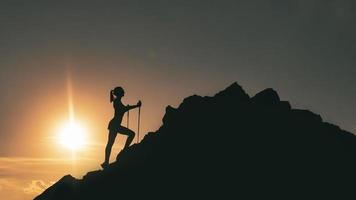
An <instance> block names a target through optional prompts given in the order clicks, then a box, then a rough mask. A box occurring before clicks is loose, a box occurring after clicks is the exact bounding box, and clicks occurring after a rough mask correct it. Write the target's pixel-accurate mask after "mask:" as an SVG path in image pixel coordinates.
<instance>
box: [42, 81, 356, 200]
mask: <svg viewBox="0 0 356 200" xmlns="http://www.w3.org/2000/svg"><path fill="white" fill-rule="evenodd" d="M162 121H163V124H162V126H161V127H160V128H159V130H157V131H155V132H150V133H148V134H147V135H146V136H145V137H144V138H143V140H142V141H141V142H140V143H139V144H134V145H132V146H131V147H130V148H129V149H128V150H125V151H122V152H120V153H119V155H118V156H117V161H116V162H114V163H112V164H110V166H109V167H108V168H107V169H105V170H98V171H93V172H89V173H87V174H86V175H85V176H84V177H83V179H80V180H77V179H75V178H73V177H71V176H70V175H67V176H65V177H63V178H62V179H60V180H59V181H58V182H57V183H56V184H54V185H53V186H51V187H50V188H48V189H47V190H46V191H44V192H43V193H42V194H41V195H39V196H38V197H37V198H36V200H57V199H58V200H59V199H61V200H62V199H66V200H72V199H73V200H74V199H123V198H134V199H142V198H146V199H178V198H179V199H192V198H197V199H205V198H209V199H210V198H215V199H238V198H241V199H246V198H249V199H257V198H258V199H261V198H264V199H266V198H268V199H269V198H273V199H275V198H283V199H290V198H299V199H301V198H303V199H305V198H308V199H311V198H315V199H320V198H323V197H324V198H325V197H326V198H334V199H336V198H337V199H340V198H345V197H346V196H348V195H352V196H355V195H354V192H353V190H354V185H355V184H354V181H355V180H356V179H355V178H356V176H355V174H356V172H355V170H356V160H355V158H356V155H355V154H356V139H355V136H354V135H353V134H351V133H349V132H346V131H343V130H341V129H340V128H339V127H337V126H335V125H332V124H329V123H327V122H323V120H322V118H321V117H320V115H317V114H314V113H312V112H310V111H308V110H299V109H292V108H291V106H290V104H289V103H288V102H287V101H280V98H279V96H278V94H277V92H275V91H274V90H273V89H266V90H264V91H262V92H260V93H258V94H256V95H255V96H254V97H252V98H250V97H249V96H248V95H247V94H246V93H245V91H244V90H243V89H242V88H241V87H240V86H239V85H238V84H237V83H233V84H232V85H231V86H229V87H228V88H226V89H225V90H223V91H221V92H219V93H217V94H216V95H215V96H213V97H201V96H197V95H193V96H190V97H187V98H185V99H184V100H183V102H182V103H181V104H180V105H179V107H178V108H173V107H171V106H168V107H167V108H166V114H165V116H164V117H163V120H162ZM98 163H99V161H98ZM348 198H349V197H348Z"/></svg>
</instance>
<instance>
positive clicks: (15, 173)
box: [0, 157, 100, 200]
mask: <svg viewBox="0 0 356 200" xmlns="http://www.w3.org/2000/svg"><path fill="white" fill-rule="evenodd" d="M99 163H100V162H99V160H97V159H96V160H95V159H89V158H85V157H78V158H77V159H76V160H75V161H72V160H71V158H65V159H63V158H33V157H0V199H6V200H30V199H33V198H34V197H35V196H37V195H38V194H40V193H41V192H42V191H44V190H45V189H46V188H48V187H49V186H51V185H52V184H54V183H55V181H57V180H59V179H60V178H61V177H63V176H64V175H66V174H72V175H74V176H77V177H80V176H82V175H84V174H85V172H87V171H90V170H94V169H98V168H99V167H100V166H99Z"/></svg>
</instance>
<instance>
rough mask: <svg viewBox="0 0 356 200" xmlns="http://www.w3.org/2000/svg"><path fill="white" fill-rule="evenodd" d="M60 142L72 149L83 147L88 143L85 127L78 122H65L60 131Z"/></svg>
mask: <svg viewBox="0 0 356 200" xmlns="http://www.w3.org/2000/svg"><path fill="white" fill-rule="evenodd" d="M59 143H60V144H61V145H62V146H63V147H65V148H67V149H70V150H79V149H82V148H83V147H84V146H85V144H86V137H85V130H84V128H83V127H82V126H81V125H80V124H78V123H76V122H68V123H66V124H64V125H63V126H62V127H61V129H60V131H59Z"/></svg>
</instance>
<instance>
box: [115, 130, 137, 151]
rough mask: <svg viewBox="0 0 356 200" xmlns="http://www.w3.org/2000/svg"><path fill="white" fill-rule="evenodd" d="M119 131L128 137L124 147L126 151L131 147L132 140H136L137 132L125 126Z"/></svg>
mask: <svg viewBox="0 0 356 200" xmlns="http://www.w3.org/2000/svg"><path fill="white" fill-rule="evenodd" d="M118 131H119V133H121V134H123V135H127V136H128V137H127V139H126V143H125V147H124V149H126V148H127V147H129V146H130V144H131V142H132V140H133V139H134V138H135V132H133V131H132V130H130V129H128V128H126V127H123V126H120V127H119V130H118Z"/></svg>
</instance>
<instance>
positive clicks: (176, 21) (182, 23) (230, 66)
mask: <svg viewBox="0 0 356 200" xmlns="http://www.w3.org/2000/svg"><path fill="white" fill-rule="evenodd" d="M355 8H356V2H355V1H352V0H323V1H322V0H294V1H286V0H276V1H273V0H269V1H268V0H265V1H254V0H249V1H238V0H235V1H223V0H219V1H207V0H205V1H182V0H172V1H168V0H165V1H146V0H145V1H138V0H126V1H120V0H116V1H55V2H53V1H51V2H50V1H22V2H20V1H8V2H5V1H1V3H0V30H1V31H0V92H1V94H2V97H1V98H0V113H1V117H0V138H1V140H0V156H1V155H3V156H4V155H7V156H11V155H27V154H29V153H28V152H31V153H30V154H33V155H37V153H40V151H42V150H38V147H39V146H41V145H43V144H40V143H41V141H43V138H46V137H47V136H46V134H47V135H48V134H52V133H49V132H48V131H49V130H52V129H51V128H50V127H51V126H52V125H51V123H52V122H53V123H54V121H55V120H56V119H57V118H56V117H57V116H59V117H61V116H63V115H65V114H66V112H67V110H66V103H67V97H66V81H67V79H68V74H70V77H71V79H72V82H73V88H74V89H73V91H74V101H75V106H76V112H77V113H78V114H77V115H78V116H81V117H82V118H88V119H89V120H88V121H91V122H95V123H91V126H92V132H93V134H94V133H96V134H100V135H102V137H100V138H99V140H100V139H101V140H102V142H103V143H104V142H105V139H106V138H105V137H106V136H105V133H106V126H107V122H108V120H109V119H110V117H111V115H112V110H111V109H112V108H111V106H110V104H109V103H108V92H109V90H110V89H111V88H112V87H114V86H117V85H122V86H123V87H124V88H125V89H126V94H127V97H126V101H127V102H128V103H132V104H133V103H136V101H137V99H142V100H143V102H144V107H143V108H144V109H145V110H144V113H143V117H144V120H145V122H144V125H143V131H145V132H146V131H149V130H155V129H156V128H158V127H159V125H160V123H161V118H162V116H163V114H164V109H165V106H166V105H168V104H172V105H178V103H179V102H180V101H181V100H182V99H183V98H184V97H186V96H188V95H191V94H193V93H197V94H201V95H212V94H214V93H215V92H216V91H218V90H220V89H223V88H224V87H226V86H227V85H228V84H230V83H232V82H233V81H237V82H238V83H239V84H241V85H242V86H243V88H244V89H245V90H246V91H247V92H248V93H249V94H250V95H251V96H252V95H254V94H255V93H256V92H258V91H260V90H262V89H264V88H267V87H272V88H274V89H276V90H277V91H278V92H279V94H280V96H281V98H282V99H283V100H288V101H290V102H291V103H292V105H293V106H295V107H297V108H304V109H305V108H306V109H311V110H312V111H314V112H316V113H319V114H321V115H322V117H323V118H324V119H325V120H326V121H329V122H332V123H335V124H337V125H340V126H341V127H342V128H343V129H346V130H349V131H352V132H356V122H355V117H356V109H355V102H356V87H355V85H356V80H355V79H354V77H355V76H356V67H355V64H356V57H355V53H356V47H355V44H356V41H355V40H356V39H355V38H356V37H355V35H356V24H355V22H356V21H355V20H356V14H355V13H356V12H355ZM93 124H94V125H93ZM94 135H95V134H94ZM93 137H94V138H95V137H96V136H93Z"/></svg>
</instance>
